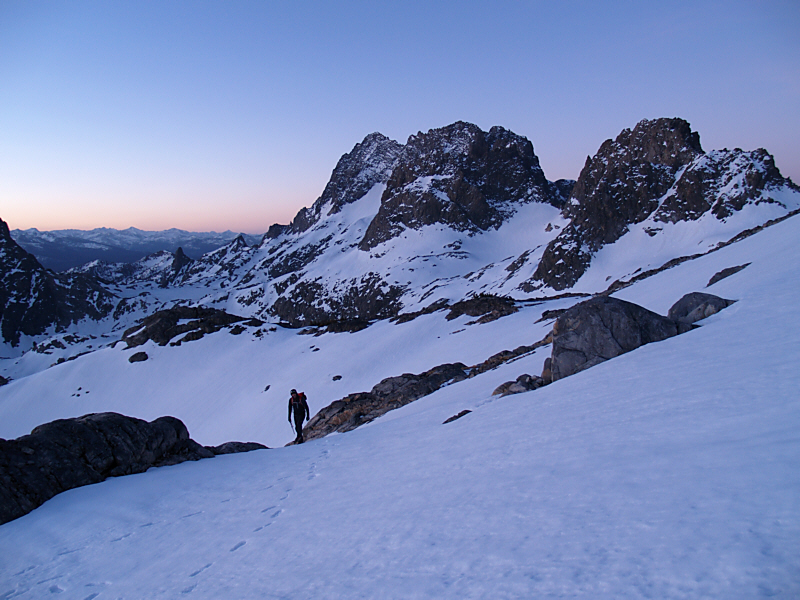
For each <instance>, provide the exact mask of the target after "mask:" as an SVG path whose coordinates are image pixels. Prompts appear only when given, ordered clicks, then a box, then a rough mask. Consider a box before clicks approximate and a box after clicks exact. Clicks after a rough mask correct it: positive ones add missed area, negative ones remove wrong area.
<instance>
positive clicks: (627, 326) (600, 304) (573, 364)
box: [551, 296, 692, 381]
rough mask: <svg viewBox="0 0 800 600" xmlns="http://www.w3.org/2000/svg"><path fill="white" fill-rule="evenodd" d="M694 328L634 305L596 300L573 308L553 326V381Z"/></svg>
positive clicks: (610, 300)
mask: <svg viewBox="0 0 800 600" xmlns="http://www.w3.org/2000/svg"><path fill="white" fill-rule="evenodd" d="M691 328H692V326H691V325H689V324H686V323H678V322H676V321H673V320H672V319H668V318H667V317H662V316H661V315H659V314H656V313H654V312H652V311H649V310H647V309H646V308H643V307H641V306H638V305H636V304H633V303H631V302H626V301H624V300H619V299H617V298H612V297H609V296H596V297H594V298H591V299H590V300H586V301H584V302H581V303H579V304H576V305H575V306H573V307H572V308H570V309H569V310H568V311H567V312H565V313H564V314H563V315H561V316H560V317H559V318H558V319H557V320H556V322H555V324H554V325H553V351H552V356H551V370H552V377H553V381H556V380H558V379H561V378H563V377H567V376H568V375H572V374H574V373H577V372H579V371H583V370H584V369H588V368H589V367H592V366H594V365H596V364H599V363H601V362H603V361H606V360H608V359H610V358H614V357H615V356H619V355H620V354H624V353H625V352H630V351H631V350H634V349H636V348H638V347H639V346H643V345H644V344H649V343H650V342H658V341H661V340H665V339H667V338H669V337H672V336H674V335H678V334H679V333H684V332H685V331H689V330H690V329H691Z"/></svg>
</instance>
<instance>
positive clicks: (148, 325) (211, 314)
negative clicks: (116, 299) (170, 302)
mask: <svg viewBox="0 0 800 600" xmlns="http://www.w3.org/2000/svg"><path fill="white" fill-rule="evenodd" d="M234 323H245V324H247V325H252V326H254V327H257V326H260V325H263V323H262V322H261V321H259V320H258V319H248V318H246V317H238V316H236V315H231V314H229V313H226V312H225V311H222V310H217V309H214V308H199V307H190V306H176V307H174V308H169V309H166V310H160V311H158V312H156V313H153V314H152V315H150V316H149V317H145V318H144V319H143V320H142V322H141V323H139V324H138V325H134V326H133V327H131V328H130V329H128V330H127V331H126V332H125V333H124V334H123V335H122V341H123V342H125V343H126V344H127V345H128V348H135V347H136V346H141V345H142V344H144V343H145V342H147V341H148V340H153V341H154V342H155V343H156V344H158V345H159V346H166V345H167V343H169V342H170V341H171V340H173V339H175V338H176V337H178V336H183V337H181V338H180V339H179V340H177V341H175V342H173V344H174V345H179V344H181V343H183V342H190V341H193V340H198V339H200V338H202V337H203V336H204V335H205V334H207V333H214V332H216V331H219V330H220V329H222V328H223V327H227V326H229V325H233V324H234ZM142 354H144V353H142ZM131 358H133V357H131ZM146 358H147V355H145V356H144V357H143V358H141V360H146Z"/></svg>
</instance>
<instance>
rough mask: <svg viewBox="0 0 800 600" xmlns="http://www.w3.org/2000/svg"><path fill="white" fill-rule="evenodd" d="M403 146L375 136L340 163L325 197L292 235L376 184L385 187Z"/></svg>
mask: <svg viewBox="0 0 800 600" xmlns="http://www.w3.org/2000/svg"><path fill="white" fill-rule="evenodd" d="M402 149H403V146H402V145H400V144H398V143H397V142H395V141H394V140H390V139H389V138H387V137H386V136H385V135H383V134H380V133H371V134H369V135H368V136H367V137H365V138H364V140H363V141H362V142H361V143H360V144H356V146H355V147H354V148H353V149H352V150H351V151H350V152H348V153H347V154H345V155H344V156H342V158H340V159H339V162H338V163H337V164H336V168H335V169H334V170H333V173H332V174H331V178H330V180H329V181H328V184H327V185H326V186H325V190H324V191H323V192H322V195H321V196H320V197H319V198H318V199H317V201H316V202H314V204H313V206H312V207H311V208H310V209H306V208H304V209H302V210H300V212H298V213H297V216H295V218H294V221H292V224H291V227H290V229H289V231H291V232H292V233H302V232H303V231H306V230H307V229H308V228H309V227H311V225H313V224H314V223H316V222H317V221H319V218H320V216H321V213H322V211H323V208H324V207H327V210H328V212H327V214H329V215H330V214H334V213H337V212H339V211H340V210H341V209H342V206H344V205H345V204H349V203H350V202H355V201H356V200H358V199H359V198H361V197H362V196H364V194H366V193H367V192H368V191H370V190H371V189H372V188H373V187H374V186H375V184H377V183H385V182H386V180H387V179H388V178H389V174H390V173H391V170H392V168H393V167H394V165H395V163H396V162H397V158H398V156H399V155H400V152H401V150H402Z"/></svg>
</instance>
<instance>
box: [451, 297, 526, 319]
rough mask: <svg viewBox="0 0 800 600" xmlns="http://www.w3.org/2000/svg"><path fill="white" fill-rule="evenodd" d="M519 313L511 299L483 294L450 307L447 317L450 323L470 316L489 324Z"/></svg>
mask: <svg viewBox="0 0 800 600" xmlns="http://www.w3.org/2000/svg"><path fill="white" fill-rule="evenodd" d="M515 312H517V307H516V305H515V304H514V301H513V300H512V299H511V298H503V297H500V296H492V295H490V294H481V295H479V296H475V297H474V298H470V299H468V300H462V301H461V302H456V303H455V304H453V306H451V307H450V312H449V313H447V316H446V317H445V318H446V319H447V320H448V321H452V320H453V319H456V318H458V317H460V316H461V315H469V316H470V317H480V319H478V322H479V323H489V322H491V321H496V320H497V319H499V318H500V317H505V316H507V315H512V314H514V313H515Z"/></svg>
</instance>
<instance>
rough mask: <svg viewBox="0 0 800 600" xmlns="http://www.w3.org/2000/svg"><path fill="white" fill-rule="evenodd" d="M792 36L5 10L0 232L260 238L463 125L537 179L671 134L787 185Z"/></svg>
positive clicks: (632, 22)
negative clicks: (405, 149) (535, 170)
mask: <svg viewBox="0 0 800 600" xmlns="http://www.w3.org/2000/svg"><path fill="white" fill-rule="evenodd" d="M799 30H800V4H799V3H797V2H796V1H771V0H762V1H759V2H745V1H733V2H710V1H697V0H695V1H692V2H670V1H660V2H614V3H598V2H579V1H565V2H557V3H555V2H534V1H528V2H526V1H520V0H516V1H503V0H495V1H493V2H469V1H460V2H444V1H441V2H437V1H430V0H429V1H427V2H414V1H405V2H380V3H376V2H366V1H365V2H356V1H344V0H340V1H339V2H324V1H320V2H305V1H297V2H292V3H279V2H255V1H252V2H251V1H230V2H204V1H192V2H188V1H179V0H173V1H153V2H148V1H141V2H135V3H134V2H99V1H98V2H91V1H81V0H76V1H72V2H67V1H52V0H49V1H48V0H43V1H41V2H35V3H34V2H24V1H21V0H3V2H2V3H0V218H2V219H3V220H5V221H6V222H8V224H9V226H10V227H11V228H12V229H27V228H31V227H35V228H38V229H40V230H51V229H65V228H76V229H92V228H95V227H113V228H118V229H124V228H127V227H131V226H133V227H138V228H140V229H146V230H161V229H167V228H171V227H177V228H180V229H186V230H191V231H211V230H214V231H223V230H227V229H232V230H234V231H242V232H246V233H262V232H264V231H266V229H267V228H268V227H269V226H270V225H271V224H273V223H276V222H278V223H287V222H289V221H290V220H291V219H292V218H293V216H294V214H295V213H296V212H297V211H298V210H299V209H300V208H301V207H303V206H310V205H311V204H312V203H313V202H314V200H316V198H318V197H319V195H320V194H321V193H322V190H323V189H324V187H325V184H326V182H327V180H328V178H329V177H330V174H331V171H332V170H333V168H334V167H335V165H336V162H337V161H338V159H339V157H340V156H341V155H342V154H344V153H346V152H349V151H350V150H351V149H352V148H353V146H354V145H355V144H356V143H358V142H360V141H361V140H362V139H363V138H364V137H365V136H366V135H368V134H369V133H371V132H374V131H380V132H381V133H383V134H385V135H387V136H389V137H391V138H393V139H395V140H398V141H400V142H403V143H404V142H405V141H406V140H407V138H408V136H409V135H413V134H416V133H417V132H419V131H427V130H429V129H431V128H436V127H442V126H445V125H448V124H450V123H453V122H455V121H458V120H464V121H469V122H472V123H475V124H476V125H478V126H480V127H481V128H483V129H485V130H486V129H489V128H490V127H492V126H494V125H500V126H503V127H506V128H507V129H510V130H512V131H514V132H515V133H518V134H520V135H523V136H525V137H527V138H528V139H530V140H531V142H532V143H533V145H534V150H535V152H536V154H537V155H538V157H539V159H540V162H541V165H542V168H543V169H544V172H545V175H546V176H547V178H548V179H551V180H555V179H559V178H571V179H575V178H577V177H578V175H579V173H580V169H581V167H582V166H583V164H584V162H585V160H586V157H587V156H588V155H592V154H594V153H595V152H596V151H597V149H598V147H599V146H600V144H601V143H602V142H603V141H604V140H605V139H608V138H613V137H616V136H617V135H618V134H619V132H620V131H621V130H622V129H624V128H626V127H633V126H635V125H636V123H637V122H638V121H640V120H641V119H644V118H658V117H682V118H685V119H687V120H688V121H689V122H690V123H691V124H692V127H693V128H694V129H695V130H696V131H699V133H700V138H701V142H702V144H703V147H704V148H705V149H706V150H711V149H719V148H726V147H727V148H734V147H740V148H743V149H745V150H751V149H755V148H759V147H764V148H766V149H767V150H769V151H770V152H771V153H772V154H773V155H774V156H775V161H776V164H777V166H778V168H779V169H780V170H781V172H782V173H783V174H784V175H786V176H790V177H792V178H793V179H794V180H795V181H800V144H799V143H798V142H797V140H799V139H800V35H798V33H797V32H798V31H799Z"/></svg>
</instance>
